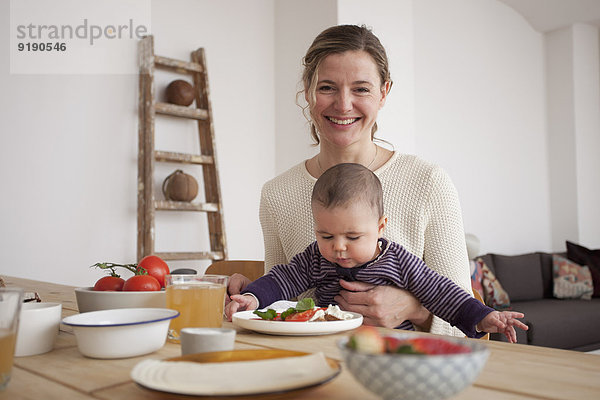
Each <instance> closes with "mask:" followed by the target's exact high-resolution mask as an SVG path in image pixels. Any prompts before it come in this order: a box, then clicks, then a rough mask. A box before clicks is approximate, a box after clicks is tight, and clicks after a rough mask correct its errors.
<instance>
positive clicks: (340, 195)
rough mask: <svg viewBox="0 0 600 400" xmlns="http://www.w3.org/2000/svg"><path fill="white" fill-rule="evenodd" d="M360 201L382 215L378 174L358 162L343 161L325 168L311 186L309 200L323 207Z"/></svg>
mask: <svg viewBox="0 0 600 400" xmlns="http://www.w3.org/2000/svg"><path fill="white" fill-rule="evenodd" d="M358 201H363V202H365V203H366V204H368V205H369V206H370V207H372V208H373V209H375V211H377V213H378V216H379V218H381V217H382V216H383V190H382V189H381V182H380V181H379V178H377V176H376V175H375V174H374V173H373V172H371V170H370V169H368V168H366V167H364V166H363V165H361V164H353V163H344V164H337V165H334V166H333V167H331V168H329V169H328V170H327V171H325V172H324V173H323V175H321V177H320V178H319V179H317V183H315V186H314V187H313V192H312V197H311V204H313V205H314V204H315V203H317V204H319V205H321V206H323V207H325V208H330V207H339V206H346V205H348V204H350V203H354V202H358Z"/></svg>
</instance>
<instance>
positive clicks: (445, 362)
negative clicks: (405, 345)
mask: <svg viewBox="0 0 600 400" xmlns="http://www.w3.org/2000/svg"><path fill="white" fill-rule="evenodd" d="M387 336H394V337H398V338H400V339H408V338H415V335H407V334H401V333H397V334H392V335H387ZM443 339H444V340H447V341H449V342H452V343H459V344H461V345H464V346H468V347H469V348H470V349H471V352H470V353H461V354H443V355H415V354H366V353H361V352H358V351H355V350H353V349H350V348H348V347H346V344H347V343H348V338H345V339H342V340H340V341H339V342H338V347H339V349H340V351H341V353H342V356H343V358H344V361H345V362H346V366H347V367H348V369H349V370H350V372H351V373H352V375H353V376H354V378H356V380H357V381H359V382H360V383H361V384H362V385H363V386H364V387H366V388H367V389H369V390H370V391H371V392H373V393H376V394H377V395H379V396H380V397H382V398H383V399H401V400H405V399H406V400H408V399H411V400H412V399H430V400H434V399H446V398H448V397H451V396H453V395H455V394H456V393H459V392H460V391H462V390H463V389H465V388H466V387H468V386H469V385H470V384H472V383H473V382H474V381H475V379H476V378H477V376H478V375H479V373H480V372H481V370H482V369H483V366H484V365H485V363H486V361H487V358H488V356H489V354H490V351H489V349H488V348H487V346H486V345H485V342H484V341H481V340H465V339H462V338H453V337H443Z"/></svg>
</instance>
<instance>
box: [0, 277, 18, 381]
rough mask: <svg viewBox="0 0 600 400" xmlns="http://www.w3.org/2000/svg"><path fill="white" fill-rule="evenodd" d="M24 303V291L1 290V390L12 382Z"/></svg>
mask: <svg viewBox="0 0 600 400" xmlns="http://www.w3.org/2000/svg"><path fill="white" fill-rule="evenodd" d="M22 303H23V290H22V289H19V288H0V390H4V388H6V385H8V381H10V374H11V370H12V365H13V357H14V355H15V343H16V342H17V328H18V325H19V315H20V313H21V304H22Z"/></svg>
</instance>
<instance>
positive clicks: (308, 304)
mask: <svg viewBox="0 0 600 400" xmlns="http://www.w3.org/2000/svg"><path fill="white" fill-rule="evenodd" d="M313 308H315V301H314V300H313V299H311V298H310V297H307V298H304V299H302V300H300V301H299V302H298V303H297V304H296V311H297V312H300V311H306V310H312V309H313Z"/></svg>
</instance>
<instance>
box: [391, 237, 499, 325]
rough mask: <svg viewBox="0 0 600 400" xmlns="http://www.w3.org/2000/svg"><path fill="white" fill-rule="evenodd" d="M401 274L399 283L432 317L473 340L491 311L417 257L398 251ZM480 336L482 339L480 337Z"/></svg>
mask: <svg viewBox="0 0 600 400" xmlns="http://www.w3.org/2000/svg"><path fill="white" fill-rule="evenodd" d="M398 260H399V264H400V265H401V268H400V271H403V275H404V278H403V279H402V278H401V280H403V281H404V282H402V281H399V282H398V283H399V286H401V285H402V283H405V284H406V288H407V289H408V290H409V291H410V292H411V293H413V294H414V295H415V296H416V297H417V299H419V301H420V302H421V303H422V304H423V306H425V308H427V309H428V310H429V311H430V312H431V313H433V314H434V315H436V316H438V317H440V318H442V319H443V320H444V321H447V322H449V323H450V324H451V325H452V326H455V327H457V328H458V329H460V330H461V331H462V332H463V333H464V334H465V335H467V336H469V337H476V335H477V332H476V330H475V326H476V325H477V323H478V322H479V321H481V320H482V319H483V317H485V316H486V315H487V314H488V313H490V312H492V311H493V310H492V309H491V308H489V307H487V306H485V305H484V304H483V303H481V302H480V301H478V300H476V299H474V298H472V297H471V295H470V294H469V293H468V292H465V291H464V290H463V289H462V288H461V287H459V286H458V285H456V284H455V283H454V282H452V281H451V280H450V279H448V278H446V277H445V276H442V275H440V274H438V273H436V272H435V271H433V270H432V269H431V268H428V267H427V265H425V263H424V262H423V261H422V260H421V259H420V258H418V257H417V256H415V255H413V254H411V253H410V252H408V251H407V250H406V249H404V248H402V247H400V248H399V253H398ZM480 336H483V335H480Z"/></svg>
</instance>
